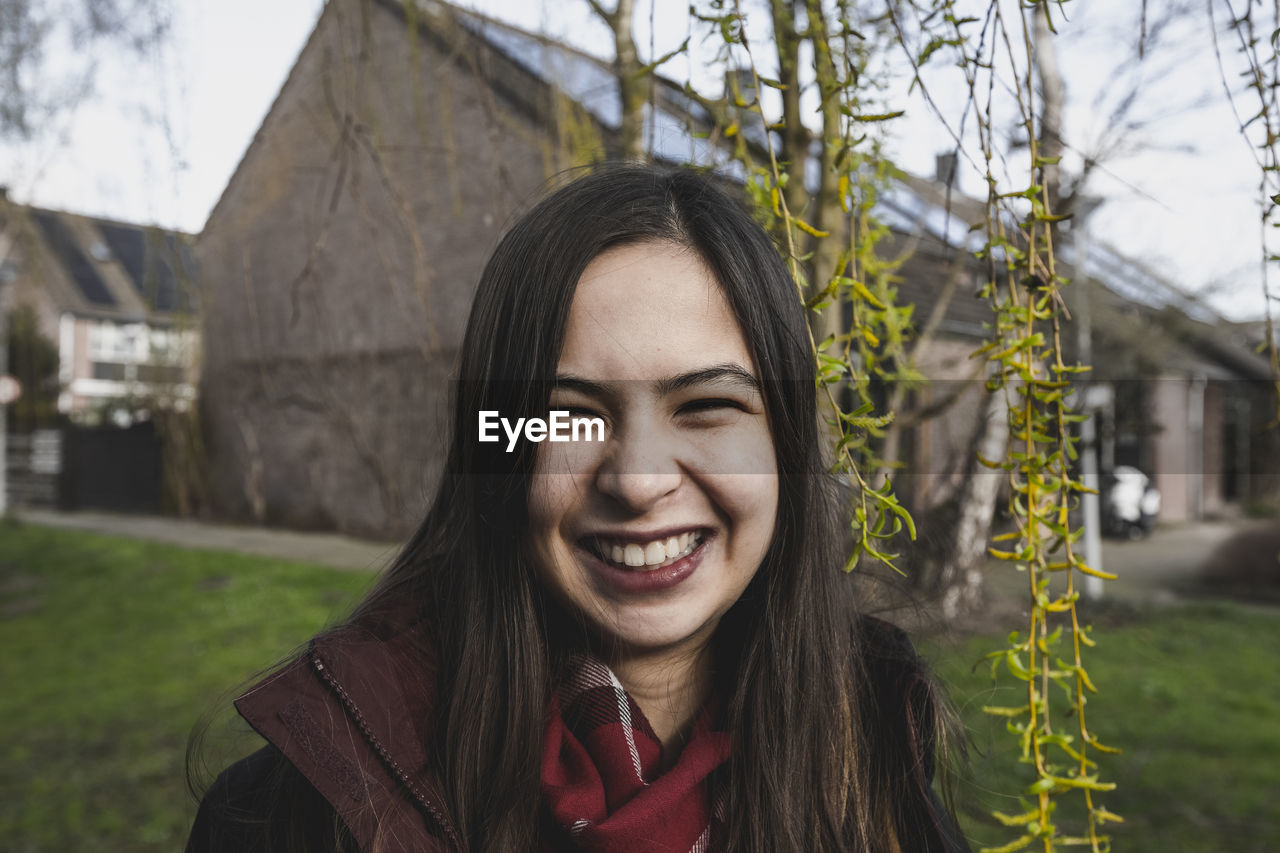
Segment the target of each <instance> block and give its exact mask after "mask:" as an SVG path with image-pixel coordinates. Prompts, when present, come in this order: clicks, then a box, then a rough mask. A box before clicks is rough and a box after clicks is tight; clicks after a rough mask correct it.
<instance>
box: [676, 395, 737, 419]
mask: <svg viewBox="0 0 1280 853" xmlns="http://www.w3.org/2000/svg"><path fill="white" fill-rule="evenodd" d="M716 411H738V412H744V411H746V408H745V407H744V406H743V405H742V404H741V403H739V402H738V401H737V400H725V399H719V398H714V399H713V398H708V399H705V400H690V401H689V402H688V403H685V404H684V405H682V406H681V407H680V413H681V414H691V415H697V414H704V413H712V412H716Z"/></svg>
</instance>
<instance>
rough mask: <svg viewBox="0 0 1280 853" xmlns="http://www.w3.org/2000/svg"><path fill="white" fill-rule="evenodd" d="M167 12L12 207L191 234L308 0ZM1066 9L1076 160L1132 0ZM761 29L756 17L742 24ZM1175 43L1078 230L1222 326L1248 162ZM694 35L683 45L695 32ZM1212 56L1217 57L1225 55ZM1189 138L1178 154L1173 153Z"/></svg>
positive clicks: (1249, 195)
mask: <svg viewBox="0 0 1280 853" xmlns="http://www.w3.org/2000/svg"><path fill="white" fill-rule="evenodd" d="M653 2H654V3H656V9H654V19H655V21H656V24H657V26H656V34H655V38H654V47H655V49H656V51H657V52H658V53H659V54H661V53H664V52H666V51H668V50H670V49H672V48H673V47H675V46H677V45H678V44H679V43H680V42H681V41H683V40H684V38H685V37H686V35H689V24H688V16H687V8H688V0H653ZM461 3H462V5H465V6H469V7H471V8H475V9H477V10H479V11H482V12H485V13H487V14H490V15H492V16H494V17H497V18H500V19H502V20H506V21H509V22H511V23H513V24H515V25H517V26H521V27H524V28H526V29H532V30H542V31H545V32H547V33H549V34H550V35H553V36H557V37H560V38H564V39H566V40H567V41H570V42H571V43H573V44H576V45H578V46H579V47H582V48H584V49H587V50H592V51H593V52H596V53H601V52H603V51H606V50H607V49H608V47H609V44H610V42H609V34H608V32H607V30H605V29H604V28H603V26H602V25H601V24H599V22H597V21H595V20H594V19H593V18H592V17H591V15H590V13H589V12H588V11H587V4H586V2H585V0H461ZM174 5H175V7H177V8H176V9H175V20H174V25H173V26H174V38H173V41H172V43H171V45H170V46H168V47H167V48H166V49H165V50H164V51H163V53H162V54H161V55H159V56H156V57H151V58H149V59H148V60H146V61H143V62H129V63H123V62H120V61H110V60H108V61H106V62H104V63H102V65H101V66H100V69H99V70H100V75H99V80H98V89H99V91H100V93H101V95H100V97H99V98H97V99H96V100H95V101H93V102H91V103H89V104H87V105H86V106H84V107H83V108H82V109H81V110H79V111H78V112H76V113H75V114H74V117H73V119H72V120H71V121H70V122H69V123H68V124H67V125H66V126H64V127H59V128H53V129H46V132H45V133H42V134H41V135H40V136H39V137H38V139H37V141H36V142H35V143H33V144H28V145H9V146H0V183H5V184H7V185H8V186H9V187H10V191H11V195H12V196H13V197H14V198H15V199H17V200H19V201H26V202H31V203H36V204H40V205H45V206H49V207H55V208H61V209H65V210H72V211H76V212H80V213H90V214H95V215H100V216H109V217H115V218H119V219H124V220H128V221H139V222H150V223H157V224H161V225H165V226H170V227H178V228H182V229H185V230H188V231H191V232H198V231H199V230H200V228H201V227H203V224H204V221H205V218H206V217H207V215H208V213H209V210H210V209H211V208H212V206H213V205H214V203H215V202H216V201H217V199H218V196H219V195H220V194H221V192H222V189H223V187H224V186H225V185H226V182H227V180H228V178H229V177H230V175H231V174H232V172H233V171H234V169H235V167H236V164H237V163H238V162H239V159H240V157H241V155H242V154H243V152H244V149H245V148H246V146H247V145H248V144H249V141H250V140H251V138H252V136H253V134H254V133H255V132H256V130H257V128H258V126H259V124H260V123H261V121H262V118H263V116H264V115H265V114H266V112H267V110H268V108H269V107H270V105H271V102H272V100H273V99H274V97H275V95H276V93H277V92H278V91H279V88H280V86H281V84H282V83H283V82H284V79H285V76H286V74H287V73H288V70H289V68H290V67H291V66H292V64H293V61H294V59H295V58H296V57H297V54H298V52H299V51H300V50H301V48H302V45H303V43H304V42H305V40H306V38H307V35H308V34H309V33H310V31H311V28H312V26H313V24H314V23H315V20H316V18H317V17H318V15H319V13H320V10H321V7H322V5H323V2H322V0H270V2H265V3H264V2H262V1H261V0H183V2H180V3H179V2H175V3H174ZM1151 5H1152V6H1153V7H1154V6H1158V5H1160V4H1158V3H1156V4H1151ZM1071 7H1075V10H1074V11H1073V13H1072V14H1073V21H1072V23H1071V24H1070V25H1068V26H1067V27H1066V28H1064V29H1063V43H1062V44H1061V45H1060V55H1061V61H1062V64H1063V66H1064V71H1065V74H1066V76H1067V79H1068V86H1069V90H1068V112H1067V115H1066V119H1065V123H1064V125H1065V127H1066V128H1068V130H1067V137H1068V142H1069V144H1071V145H1073V146H1078V147H1079V148H1080V149H1081V150H1088V149H1089V148H1090V147H1091V146H1092V145H1094V144H1095V141H1096V139H1097V138H1098V137H1099V135H1100V134H1102V133H1103V132H1104V131H1105V130H1106V128H1105V126H1104V122H1103V118H1104V111H1100V110H1099V109H1098V108H1097V107H1096V106H1093V105H1092V101H1093V99H1094V98H1095V97H1096V96H1098V94H1099V93H1101V94H1102V95H1103V96H1104V97H1106V96H1107V95H1108V94H1110V96H1111V97H1115V93H1116V92H1118V91H1119V90H1120V84H1121V82H1122V78H1121V77H1120V76H1118V75H1117V74H1116V70H1115V66H1116V58H1117V57H1118V56H1120V55H1122V54H1123V51H1124V50H1125V47H1124V45H1123V43H1122V42H1121V41H1119V40H1118V39H1117V38H1116V33H1113V32H1112V31H1113V30H1114V31H1116V32H1118V33H1119V34H1124V33H1126V32H1131V31H1132V25H1131V24H1130V23H1129V22H1128V21H1127V20H1126V16H1131V15H1133V14H1135V12H1133V11H1129V10H1130V9H1132V10H1136V9H1137V8H1138V7H1139V3H1138V0H1112V2H1108V3H1105V4H1104V3H1103V2H1102V0H1082V2H1077V3H1071V4H1068V8H1071ZM637 8H638V12H637V17H638V19H639V20H638V28H639V32H638V34H637V41H638V42H639V44H640V47H641V52H642V54H647V52H648V43H649V32H648V30H649V26H648V20H649V14H650V6H649V2H648V0H638V2H637ZM1104 10H1105V11H1104ZM247 21H249V22H252V25H251V26H246V24H245V22H247ZM766 21H767V18H763V17H758V18H756V19H753V21H752V23H753V25H755V24H757V23H759V24H761V25H764V24H765V22H766ZM1126 27H1128V29H1126ZM1176 34H1177V35H1178V36H1179V37H1180V41H1179V42H1178V50H1177V54H1176V61H1170V60H1172V59H1174V58H1175V57H1174V54H1172V53H1166V54H1165V55H1164V60H1163V61H1160V62H1157V61H1148V62H1147V63H1144V65H1143V66H1142V67H1141V68H1140V73H1142V74H1143V75H1144V76H1145V77H1147V78H1148V79H1147V82H1146V83H1145V86H1146V88H1145V89H1144V92H1146V97H1145V98H1144V101H1143V106H1142V107H1141V108H1140V109H1141V110H1142V111H1143V112H1145V113H1148V114H1150V115H1152V116H1159V115H1161V114H1162V113H1165V112H1170V111H1174V110H1176V109H1178V108H1179V107H1180V106H1184V105H1186V104H1188V103H1190V102H1192V101H1194V100H1196V99H1197V96H1200V100H1202V101H1203V102H1204V103H1203V104H1201V105H1200V106H1199V107H1198V108H1196V109H1194V110H1191V111H1184V112H1182V113H1181V114H1176V115H1171V116H1167V117H1165V118H1162V119H1161V120H1159V121H1156V122H1155V123H1154V124H1152V125H1151V126H1150V127H1149V128H1147V129H1146V130H1145V131H1144V132H1143V135H1142V136H1141V137H1140V141H1141V142H1143V143H1144V145H1146V146H1147V147H1146V150H1143V151H1141V152H1140V153H1137V154H1134V155H1131V156H1128V157H1121V158H1115V159H1112V160H1109V161H1107V162H1106V163H1105V170H1106V171H1105V172H1099V173H1098V174H1097V176H1096V179H1095V180H1094V181H1093V182H1091V184H1090V192H1091V194H1097V195H1102V196H1105V197H1106V199H1107V201H1106V203H1105V204H1104V205H1103V206H1102V207H1101V208H1100V209H1099V211H1098V213H1097V214H1096V215H1095V216H1094V218H1093V222H1092V223H1091V230H1092V231H1093V232H1094V233H1095V234H1097V235H1099V236H1100V237H1101V238H1102V239H1106V240H1107V241H1109V242H1112V243H1114V244H1117V245H1121V246H1122V247H1123V248H1124V250H1125V251H1126V252H1127V253H1128V254H1130V255H1133V256H1135V257H1138V258H1140V259H1142V260H1144V261H1146V262H1147V263H1149V264H1151V265H1152V266H1153V267H1154V268H1156V269H1157V270H1159V271H1161V272H1163V273H1164V274H1165V275H1167V276H1168V277H1169V278H1170V279H1171V280H1172V281H1174V282H1175V283H1177V284H1179V285H1180V286H1182V287H1184V288H1186V289H1188V290H1193V291H1201V292H1205V291H1206V288H1212V289H1213V292H1214V295H1213V297H1212V304H1213V305H1214V307H1216V308H1217V309H1218V310H1220V311H1222V312H1223V313H1225V314H1227V315H1228V316H1231V317H1233V318H1237V319H1246V318H1251V317H1256V316H1259V315H1260V314H1261V311H1262V297H1261V286H1260V283H1259V272H1258V267H1259V261H1258V258H1259V255H1260V249H1259V247H1258V240H1259V236H1258V235H1259V226H1258V212H1257V211H1258V207H1257V203H1256V198H1257V195H1258V193H1257V189H1256V184H1257V176H1256V175H1257V173H1256V166H1255V165H1254V161H1253V158H1252V156H1251V154H1250V153H1249V150H1248V148H1247V147H1246V144H1245V142H1244V141H1243V139H1242V138H1241V137H1240V135H1239V134H1238V132H1237V131H1236V130H1235V122H1234V119H1233V118H1232V115H1231V113H1230V110H1229V108H1228V105H1227V103H1226V99H1225V96H1224V95H1223V91H1222V84H1221V82H1220V80H1219V76H1218V71H1217V67H1216V65H1215V63H1214V60H1213V54H1212V49H1211V44H1210V41H1209V34H1210V30H1209V26H1208V22H1207V19H1205V18H1204V16H1203V14H1202V13H1201V14H1200V15H1198V16H1197V17H1195V18H1193V19H1189V20H1187V21H1186V23H1185V24H1184V25H1183V26H1182V27H1180V28H1179V31H1178V32H1177V33H1176ZM694 35H695V38H694V43H695V46H696V45H697V42H698V40H699V38H698V35H699V31H697V30H695V31H694ZM765 35H766V31H765V30H764V29H761V30H760V31H759V32H757V33H755V44H760V43H761V42H762V41H763V40H764V38H765ZM1224 45H1225V48H1224V49H1226V50H1228V51H1229V48H1230V44H1229V43H1228V42H1225V41H1224ZM664 72H665V73H666V74H668V75H669V76H673V77H676V78H684V77H687V76H689V74H690V73H691V72H693V73H695V74H697V75H701V76H695V77H694V83H695V85H697V86H699V87H700V88H702V89H703V91H707V92H713V91H714V90H715V89H716V88H717V87H718V85H719V83H718V81H717V80H716V79H715V77H716V72H714V71H708V70H706V69H703V68H700V67H699V66H698V64H697V63H695V62H692V61H689V60H686V59H685V58H677V59H676V60H674V61H673V62H672V63H671V64H670V65H668V66H667V67H666V68H664ZM956 79H957V78H956V76H955V71H954V69H950V68H946V67H945V65H944V64H943V63H939V64H938V68H937V71H936V72H935V73H934V74H933V75H932V76H931V77H930V80H931V83H930V86H931V90H932V91H933V92H934V95H935V99H936V100H937V101H938V102H939V104H940V105H941V106H942V108H943V110H944V111H949V112H951V113H953V114H954V113H955V112H956V110H957V109H958V107H959V105H960V104H961V103H962V101H963V97H962V95H963V91H962V90H961V89H960V88H959V87H958V85H957V83H956V82H954V81H956ZM890 98H891V100H892V101H893V106H894V107H895V108H905V109H906V110H907V116H906V117H905V118H904V119H902V120H899V121H897V122H895V123H894V125H893V134H894V138H893V140H892V141H891V143H890V151H891V153H892V155H893V156H894V157H895V158H896V159H897V161H898V163H899V165H901V166H903V167H904V168H906V169H908V170H909V171H913V172H916V173H919V174H929V173H931V172H932V170H933V156H934V154H936V153H937V152H939V151H941V150H943V149H946V148H949V147H950V139H949V137H948V136H947V134H946V132H945V131H944V130H943V129H942V128H941V127H940V125H939V124H938V121H937V119H936V118H935V117H934V116H933V115H932V114H931V112H930V110H929V109H928V108H927V107H926V106H925V105H924V103H923V102H922V101H921V100H919V99H918V98H916V97H911V98H908V97H907V96H906V95H905V94H904V93H901V92H898V93H895V94H893V95H891V96H890ZM953 120H954V119H953ZM1192 144H1194V146H1195V147H1194V151H1193V152H1191V153H1186V152H1182V153H1180V152H1179V151H1178V150H1177V149H1181V148H1185V147H1187V146H1189V145H1192ZM1151 145H1156V146H1158V147H1159V148H1160V149H1161V150H1156V151H1153V150H1151V148H1150V146H1151ZM1070 163H1071V161H1070V160H1068V165H1070ZM961 180H962V187H963V189H965V190H966V191H968V192H971V193H973V194H976V195H981V194H984V193H985V190H984V188H983V186H982V184H981V182H980V180H979V179H978V176H977V174H976V173H971V174H965V173H962V176H961Z"/></svg>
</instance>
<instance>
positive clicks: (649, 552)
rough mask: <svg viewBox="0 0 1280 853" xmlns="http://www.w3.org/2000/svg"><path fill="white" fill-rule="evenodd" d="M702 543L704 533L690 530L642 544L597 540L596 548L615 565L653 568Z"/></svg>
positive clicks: (683, 555) (682, 555)
mask: <svg viewBox="0 0 1280 853" xmlns="http://www.w3.org/2000/svg"><path fill="white" fill-rule="evenodd" d="M701 544H702V534H700V533H695V532H690V533H681V534H680V535H679V536H670V537H668V538H666V539H658V540H655V541H653V542H649V543H647V544H644V545H641V544H639V543H638V542H628V543H626V544H621V543H617V542H607V541H604V540H596V543H595V550H596V553H597V554H599V555H600V556H601V557H603V558H604V559H606V560H609V561H611V562H613V563H614V564H615V565H620V566H628V567H629V568H633V569H634V568H645V569H652V568H657V567H658V566H662V565H666V564H667V563H670V562H671V561H672V560H675V559H677V558H680V557H685V556H687V555H688V554H690V553H692V552H693V551H694V550H695V549H696V548H697V547H698V546H699V545H701Z"/></svg>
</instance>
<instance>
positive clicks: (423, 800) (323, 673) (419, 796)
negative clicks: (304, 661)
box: [310, 648, 462, 850]
mask: <svg viewBox="0 0 1280 853" xmlns="http://www.w3.org/2000/svg"><path fill="white" fill-rule="evenodd" d="M310 659H311V665H312V667H314V668H315V670H316V673H317V674H318V675H319V676H320V677H321V678H322V679H323V680H324V682H325V684H327V685H329V689H330V690H332V691H333V692H334V694H335V695H336V696H337V697H338V699H339V701H341V702H342V705H343V707H344V708H346V709H347V713H348V714H350V715H351V718H352V719H354V720H355V722H356V725H357V726H358V727H359V729H360V733H361V734H362V735H364V738H365V740H367V741H368V742H369V745H370V746H372V747H373V750H374V752H376V753H377V754H378V758H380V759H381V760H382V763H383V764H385V765H386V767H387V769H388V770H390V771H391V773H392V775H393V776H395V778H396V779H397V780H399V782H400V784H401V785H403V786H404V787H405V790H407V791H408V792H409V793H410V794H411V795H412V796H413V798H414V800H415V801H416V802H417V803H418V805H420V806H421V807H422V808H423V809H425V810H426V812H427V814H428V815H430V816H431V817H432V818H433V819H434V820H435V822H436V824H437V825H438V826H439V827H440V829H441V830H442V831H443V832H444V834H445V835H446V836H447V837H448V840H449V841H450V842H451V843H452V844H453V847H454V849H455V850H461V849H462V844H461V842H460V841H459V839H458V833H457V830H455V829H454V828H453V824H452V823H451V822H450V821H449V819H448V818H447V817H446V816H445V813H444V810H443V809H441V808H440V806H439V805H437V804H436V803H435V802H434V801H433V800H432V799H431V798H430V797H428V796H427V795H426V793H425V792H424V791H423V790H422V789H421V788H419V787H418V786H417V785H416V784H415V783H414V781H413V780H412V779H410V778H409V774H408V773H406V772H405V771H404V769H403V768H402V767H401V766H400V765H399V764H398V763H397V762H396V760H395V759H394V758H392V757H391V754H390V753H389V752H387V750H386V748H385V747H384V746H383V745H382V742H381V741H379V740H378V738H377V737H376V736H374V734H373V732H372V731H370V729H369V724H368V723H367V722H365V719H364V714H362V713H361V712H360V709H359V708H358V707H356V704H355V702H353V701H352V700H351V697H350V696H348V695H347V691H346V690H344V689H343V687H342V685H341V684H339V683H338V680H337V679H336V678H334V677H333V674H332V673H331V672H330V671H329V668H328V667H327V666H325V664H324V661H322V660H321V659H320V655H319V654H317V653H316V651H315V649H314V648H313V649H312V651H311V654H310Z"/></svg>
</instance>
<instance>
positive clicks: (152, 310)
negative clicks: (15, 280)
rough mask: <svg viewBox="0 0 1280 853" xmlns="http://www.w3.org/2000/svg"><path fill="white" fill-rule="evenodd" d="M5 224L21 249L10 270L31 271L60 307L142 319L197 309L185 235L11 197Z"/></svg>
mask: <svg viewBox="0 0 1280 853" xmlns="http://www.w3.org/2000/svg"><path fill="white" fill-rule="evenodd" d="M0 229H2V230H4V231H6V232H8V233H9V235H10V237H11V239H12V240H13V244H14V246H15V248H16V250H17V254H18V256H19V257H18V260H17V262H16V266H15V267H14V268H13V269H12V270H11V274H12V275H15V276H22V277H28V278H30V279H31V280H32V281H33V283H34V284H35V285H37V286H39V287H40V288H41V289H42V290H43V291H44V292H46V293H47V298H49V299H51V300H52V301H53V302H54V304H55V305H56V306H57V308H58V309H59V310H60V311H63V312H69V313H72V314H77V315H82V316H88V315H92V316H103V317H106V316H112V317H115V318H118V319H121V320H142V319H148V318H150V319H163V318H165V317H167V316H170V317H171V316H173V315H177V314H182V313H188V312H191V311H193V310H194V308H195V280H196V265H195V258H194V256H193V254H192V252H191V249H190V245H189V237H188V236H187V235H185V234H182V233H180V232H177V231H169V230H165V229H162V228H157V227H154V226H144V225H137V224H133V223H127V222H120V221H117V220H112V219H101V218H98V217H92V216H82V215H79V214H74V213H68V212H65V211H58V210H49V209H46V208H40V207H29V206H25V205H19V204H14V203H11V202H9V203H6V204H5V209H4V211H3V215H2V216H0ZM9 263H10V264H11V265H12V264H14V261H12V260H11V261H9Z"/></svg>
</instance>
